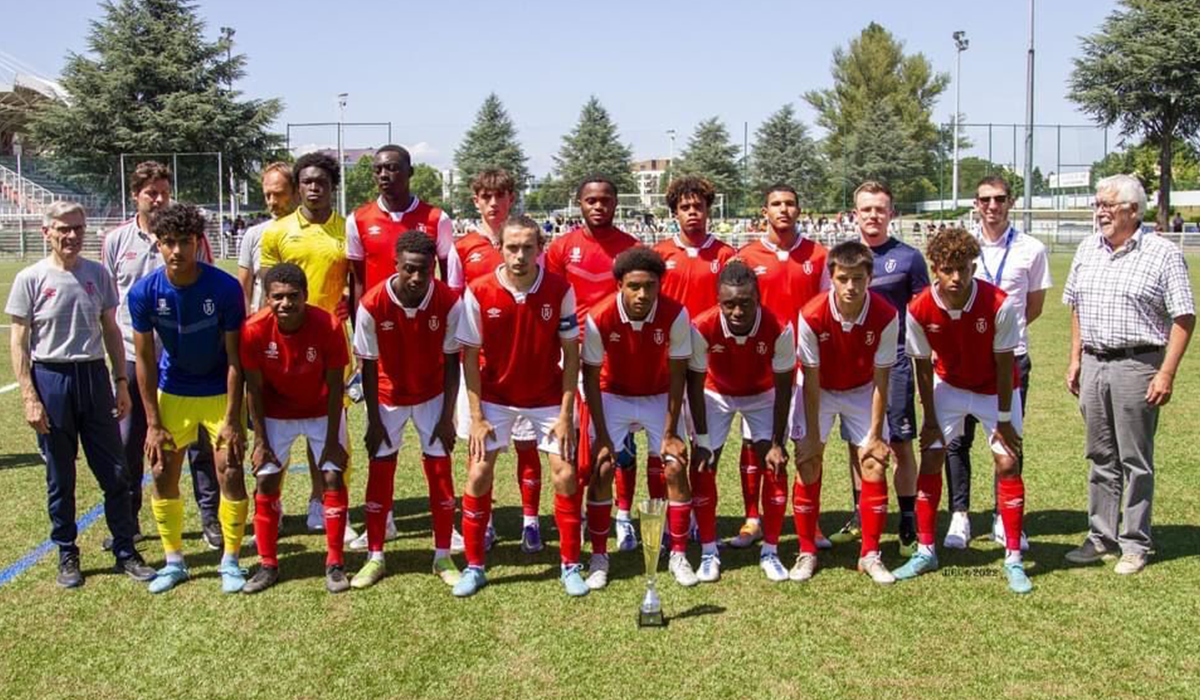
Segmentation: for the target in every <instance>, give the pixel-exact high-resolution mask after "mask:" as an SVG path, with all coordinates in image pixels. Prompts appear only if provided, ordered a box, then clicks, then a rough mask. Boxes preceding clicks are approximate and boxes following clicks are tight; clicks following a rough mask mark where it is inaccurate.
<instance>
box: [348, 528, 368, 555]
mask: <svg viewBox="0 0 1200 700" xmlns="http://www.w3.org/2000/svg"><path fill="white" fill-rule="evenodd" d="M366 534H367V531H366V530H363V537H365V536H366ZM358 540H359V535H358V533H357V532H355V531H354V528H353V527H351V526H350V523H346V536H345V537H343V538H342V543H343V544H345V545H346V546H348V547H350V549H354V547H353V546H352V545H353V544H354V543H355V542H357V541H358ZM363 547H364V548H365V547H366V545H365V544H364V545H363Z"/></svg>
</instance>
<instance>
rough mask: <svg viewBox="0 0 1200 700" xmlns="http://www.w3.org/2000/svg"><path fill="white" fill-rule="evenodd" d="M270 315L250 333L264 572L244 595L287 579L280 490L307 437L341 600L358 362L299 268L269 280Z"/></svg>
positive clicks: (246, 333) (247, 367)
mask: <svg viewBox="0 0 1200 700" xmlns="http://www.w3.org/2000/svg"><path fill="white" fill-rule="evenodd" d="M263 291H264V297H265V300H266V305H267V308H265V309H262V310H260V311H259V312H258V313H256V314H254V315H253V316H251V317H250V318H249V319H247V321H246V324H245V325H244V326H243V327H242V341H241V347H240V351H241V358H242V369H243V371H244V372H245V374H246V388H247V390H248V391H249V393H250V416H251V418H252V419H253V420H254V426H255V431H254V451H253V452H252V453H251V458H250V465H251V469H253V470H254V477H255V480H256V482H257V487H258V488H257V491H256V493H255V495H254V535H255V537H254V543H255V546H256V547H258V556H259V559H260V561H261V566H260V567H259V569H258V571H257V572H255V574H254V576H252V577H251V578H250V580H249V581H247V582H246V585H245V587H244V588H242V592H243V593H258V592H259V591H262V590H265V589H267V588H270V587H271V586H273V585H275V582H276V581H278V580H279V558H278V555H277V551H276V545H277V542H278V540H279V516H280V509H279V488H280V485H281V484H282V482H283V474H284V472H286V471H287V466H288V456H289V455H290V453H291V451H292V443H294V442H295V441H296V440H297V439H298V438H301V437H303V438H304V439H305V440H306V441H307V442H308V445H309V446H310V447H311V448H312V452H314V453H315V454H318V455H320V456H319V457H318V459H317V464H318V465H319V466H320V469H321V474H322V476H323V480H324V486H325V491H324V496H323V499H322V500H323V505H324V509H323V510H324V516H325V542H326V546H327V547H328V551H327V553H326V555H325V588H326V590H328V591H329V592H330V593H341V592H342V591H345V590H346V589H347V588H349V587H350V582H349V580H347V579H346V570H345V564H344V562H343V560H342V547H343V541H344V539H345V532H346V507H347V494H346V482H345V479H344V477H343V473H344V471H345V469H346V463H347V461H348V460H349V454H348V453H347V452H346V416H345V410H344V408H343V406H342V398H343V393H344V389H343V386H344V385H343V379H342V378H343V376H344V375H345V371H346V365H347V364H349V362H350V356H349V353H348V352H347V350H346V334H345V332H344V331H343V330H342V326H341V323H340V322H339V321H338V320H337V318H336V317H335V316H333V315H332V314H330V313H328V312H327V311H324V310H322V309H320V308H318V307H316V306H310V305H309V304H308V303H307V302H308V279H307V278H306V277H305V276H304V271H303V270H301V269H300V267H299V266H297V265H294V264H292V263H280V264H278V265H275V266H274V267H272V268H271V269H270V270H268V271H267V274H266V277H265V278H264V279H263Z"/></svg>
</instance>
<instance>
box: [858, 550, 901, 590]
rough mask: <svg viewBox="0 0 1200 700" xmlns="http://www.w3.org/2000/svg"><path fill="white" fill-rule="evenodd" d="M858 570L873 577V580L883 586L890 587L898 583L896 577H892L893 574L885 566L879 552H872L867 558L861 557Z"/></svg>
mask: <svg viewBox="0 0 1200 700" xmlns="http://www.w3.org/2000/svg"><path fill="white" fill-rule="evenodd" d="M858 570H859V571H861V572H863V573H864V574H866V575H868V576H870V577H871V580H872V581H874V582H875V583H878V584H881V585H885V586H886V585H888V584H891V583H895V582H896V577H895V576H892V572H890V571H888V568H887V567H886V566H884V565H883V559H881V558H880V556H879V552H871V553H870V554H868V555H867V556H865V557H860V558H859V560H858Z"/></svg>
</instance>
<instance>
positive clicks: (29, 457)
mask: <svg viewBox="0 0 1200 700" xmlns="http://www.w3.org/2000/svg"><path fill="white" fill-rule="evenodd" d="M43 464H45V462H44V461H43V460H42V455H41V453H39V452H17V453H14V454H10V455H0V470H4V469H21V468H24V467H40V466H42V465H43Z"/></svg>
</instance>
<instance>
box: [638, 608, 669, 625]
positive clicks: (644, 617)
mask: <svg viewBox="0 0 1200 700" xmlns="http://www.w3.org/2000/svg"><path fill="white" fill-rule="evenodd" d="M637 623H638V627H666V626H667V618H665V617H663V614H662V611H661V610H659V611H657V612H646V611H644V610H639V611H638V618H637Z"/></svg>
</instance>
